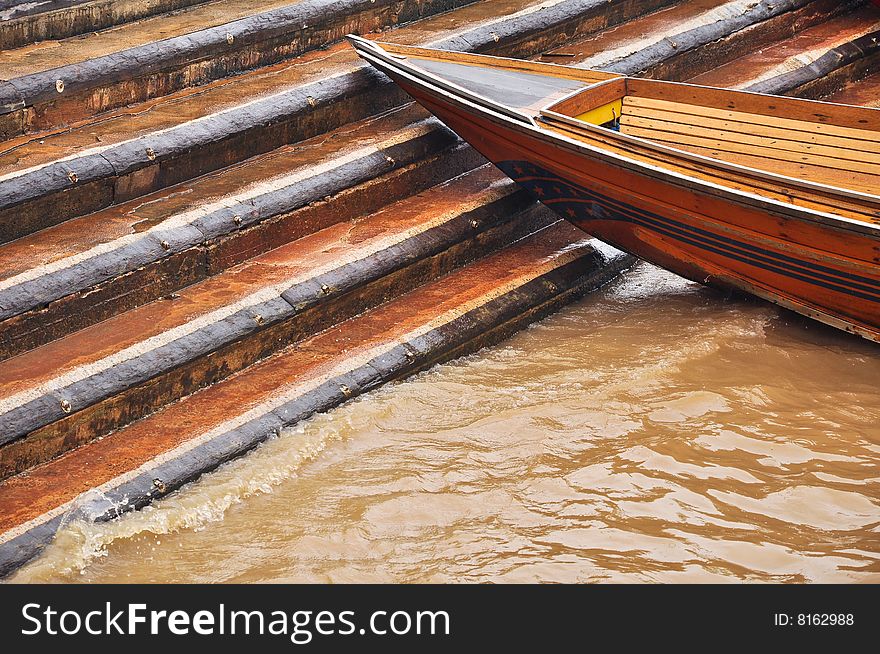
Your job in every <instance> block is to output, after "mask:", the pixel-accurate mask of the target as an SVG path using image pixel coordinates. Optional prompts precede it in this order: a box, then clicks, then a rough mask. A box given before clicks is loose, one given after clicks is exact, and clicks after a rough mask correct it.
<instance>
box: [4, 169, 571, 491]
mask: <svg viewBox="0 0 880 654" xmlns="http://www.w3.org/2000/svg"><path fill="white" fill-rule="evenodd" d="M530 208H531V210H528V209H530ZM554 220H555V219H554V218H552V217H550V215H549V212H548V211H546V210H544V209H543V208H539V207H538V206H537V205H535V204H534V203H533V202H532V200H531V199H530V198H529V197H528V196H527V194H526V193H525V191H523V190H521V189H519V188H518V187H517V186H516V185H515V184H514V183H513V182H511V181H510V180H507V179H506V178H504V177H503V176H502V175H501V174H500V173H499V172H498V171H496V170H495V169H494V167H491V166H488V165H486V166H483V167H481V168H479V169H476V170H474V171H472V172H470V173H467V174H465V175H462V176H460V177H458V178H455V179H454V180H452V181H450V182H448V183H445V184H442V185H440V186H436V187H433V188H431V189H429V190H427V191H425V192H423V193H421V194H418V195H415V196H412V197H410V198H407V199H404V200H401V201H399V202H397V203H395V204H391V205H389V206H387V207H386V208H385V209H383V210H382V211H379V212H377V213H374V214H372V215H369V216H365V217H363V218H361V219H359V220H354V221H349V222H344V223H338V224H336V225H334V226H332V227H328V228H325V229H323V230H321V231H319V232H316V233H314V234H312V235H310V236H306V237H303V238H302V239H299V240H297V241H294V242H293V243H290V244H288V245H285V246H282V247H280V248H277V249H275V250H272V251H270V252H268V253H266V254H264V255H262V256H259V257H256V258H254V259H251V260H250V261H248V262H246V263H244V264H241V265H240V266H237V267H234V268H231V269H230V270H228V271H226V272H224V273H223V274H221V275H218V276H217V277H214V278H212V279H209V280H207V281H205V282H201V283H199V284H196V285H193V286H190V287H188V288H186V289H184V290H181V291H180V293H179V294H177V296H176V297H174V298H171V299H167V300H161V301H158V302H155V303H152V304H148V305H145V306H143V307H141V308H139V309H134V310H132V311H128V312H126V313H124V314H121V315H119V316H117V317H115V318H111V319H109V320H106V321H104V322H102V323H98V324H97V325H94V326H93V327H90V328H87V329H84V330H81V331H79V332H76V333H74V334H71V335H70V336H68V337H65V338H62V339H59V340H56V341H53V342H52V343H49V344H47V345H44V346H42V347H40V348H38V349H36V350H32V351H31V352H28V353H25V354H22V355H19V356H17V357H14V358H12V359H8V360H7V361H5V362H3V363H0V477H4V476H8V475H10V474H16V473H18V472H22V471H23V470H26V469H27V468H30V467H32V466H34V465H37V464H39V463H42V462H44V461H47V460H49V459H51V458H53V457H55V456H58V455H59V454H61V453H63V452H64V451H65V450H67V449H70V448H72V447H76V446H77V445H80V444H82V443H85V442H88V441H90V440H92V439H94V438H97V437H99V436H102V435H104V434H105V433H107V432H109V431H111V430H113V429H117V428H119V427H120V426H122V425H124V424H126V423H127V422H130V421H131V420H135V419H137V418H140V417H142V416H143V415H146V414H148V413H150V412H152V411H154V410H156V409H157V408H159V407H160V406H161V405H163V404H165V403H168V402H170V401H173V400H175V399H178V398H179V397H182V396H185V395H187V394H190V393H192V392H193V391H195V390H197V389H198V388H200V387H202V386H205V385H208V384H212V383H215V382H217V381H218V380H220V379H222V378H223V377H226V376H228V375H229V374H231V373H233V372H235V371H237V370H240V369H242V368H244V367H246V366H248V365H251V364H252V363H254V362H255V361H257V360H259V359H261V358H263V357H265V356H268V355H269V354H271V353H272V352H273V351H275V350H276V349H278V348H279V347H283V346H285V345H287V344H289V343H292V342H295V341H297V340H301V339H302V338H305V337H307V336H308V335H310V334H312V333H315V332H318V331H320V330H322V329H326V328H327V327H329V326H331V325H333V324H335V323H338V322H340V321H342V320H345V319H347V318H349V317H350V316H352V315H355V314H357V313H360V312H362V311H363V310H365V309H367V308H369V307H371V306H374V305H377V304H381V303H382V302H385V301H387V300H388V299H390V298H392V297H395V296H396V295H399V294H400V293H403V292H406V291H408V290H410V289H412V288H414V287H415V286H417V285H419V284H421V283H423V282H425V281H427V280H429V279H433V278H436V277H438V276H440V275H443V274H445V273H447V272H448V271H449V270H451V269H453V268H455V267H458V266H460V265H462V264H464V263H467V262H468V261H471V260H473V259H475V258H478V257H480V256H483V255H486V254H489V253H490V252H492V251H494V250H496V249H498V248H499V247H503V246H505V245H507V244H509V243H511V242H513V241H515V240H517V239H519V238H522V237H524V236H526V235H528V234H530V233H531V232H533V231H535V230H536V229H540V228H541V227H543V226H545V225H546V224H547V223H548V221H550V222H552V221H554Z"/></svg>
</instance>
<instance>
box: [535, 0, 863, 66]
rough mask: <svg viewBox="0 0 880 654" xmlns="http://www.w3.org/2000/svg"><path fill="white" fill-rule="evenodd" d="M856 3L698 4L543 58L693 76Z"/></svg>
mask: <svg viewBox="0 0 880 654" xmlns="http://www.w3.org/2000/svg"><path fill="white" fill-rule="evenodd" d="M860 4H863V2H862V1H861V0H853V1H852V2H840V1H839V0H787V1H785V2H779V1H778V0H763V1H760V2H754V1H753V0H698V1H696V2H686V3H682V4H679V5H676V6H674V7H670V8H667V9H664V10H661V11H658V12H656V13H653V14H650V15H648V16H645V17H644V18H641V19H640V20H637V21H631V22H628V23H624V24H622V25H619V26H617V27H615V28H613V29H610V30H605V31H603V32H602V33H600V34H599V35H597V36H596V37H595V38H589V39H585V40H583V41H579V42H575V43H570V44H566V45H565V46H564V47H562V48H558V49H556V50H551V51H550V52H548V53H545V54H544V55H543V56H542V57H541V59H542V60H543V61H551V62H555V63H562V64H566V65H574V66H577V67H579V68H598V69H601V70H610V71H614V72H619V73H624V74H627V75H636V76H639V77H651V78H656V79H665V80H672V81H682V80H687V79H690V78H693V77H694V76H696V75H699V74H701V73H704V72H706V71H707V70H711V69H716V68H717V67H719V66H721V65H723V64H725V62H729V61H730V60H731V59H736V58H738V57H743V56H746V55H748V54H751V53H753V52H754V51H755V50H756V49H757V48H760V47H761V46H764V45H769V44H773V43H775V42H777V41H778V40H780V39H781V38H786V37H790V36H793V35H794V34H796V33H798V32H800V31H801V30H804V29H806V28H808V27H810V26H814V25H819V24H821V23H823V22H825V21H827V20H828V19H829V18H831V17H834V16H836V15H839V14H843V13H847V12H849V11H852V9H853V8H854V7H857V6H858V5H860Z"/></svg>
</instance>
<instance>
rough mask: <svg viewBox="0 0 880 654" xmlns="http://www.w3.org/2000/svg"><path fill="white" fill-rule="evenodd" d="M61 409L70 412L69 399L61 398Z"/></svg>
mask: <svg viewBox="0 0 880 654" xmlns="http://www.w3.org/2000/svg"><path fill="white" fill-rule="evenodd" d="M61 410H62V411H64V413H70V402H68V401H67V400H61Z"/></svg>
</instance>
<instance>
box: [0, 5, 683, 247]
mask: <svg viewBox="0 0 880 654" xmlns="http://www.w3.org/2000/svg"><path fill="white" fill-rule="evenodd" d="M659 4H668V2H666V3H662V2H659V1H658V2H653V1H652V2H640V3H635V2H623V3H619V6H618V5H615V6H614V8H613V10H611V9H609V8H608V7H606V3H604V2H598V1H596V0H590V1H587V0H580V1H576V0H556V1H555V2H554V1H550V2H544V3H541V4H538V3H535V4H528V3H527V7H526V8H525V9H520V10H519V11H512V9H513V8H514V7H515V6H522V2H513V1H511V0H484V1H483V2H481V3H478V4H473V5H468V6H466V7H463V8H461V9H457V10H456V11H454V12H449V13H447V14H444V15H443V16H439V17H436V18H435V19H426V20H424V21H420V22H418V23H414V24H413V25H411V26H407V27H404V28H401V29H399V30H396V31H395V33H394V38H395V40H398V41H400V42H407V43H408V42H418V43H424V42H425V41H429V40H431V39H434V41H436V42H437V43H438V44H440V45H443V46H445V47H450V48H460V49H468V50H481V51H487V50H488V51H492V52H496V53H500V52H506V53H508V54H518V55H525V54H537V53H538V52H540V51H541V50H542V49H544V48H546V47H549V46H552V45H553V44H555V43H558V42H561V40H562V39H563V37H564V36H565V35H566V34H569V33H574V34H581V33H583V32H585V31H587V30H595V29H598V28H600V27H602V26H605V25H608V24H613V23H614V22H619V21H623V20H626V19H628V18H631V17H632V15H639V14H640V13H644V12H645V11H647V10H648V9H650V8H651V7H653V6H655V5H659ZM505 8H507V9H508V10H511V11H509V12H508V13H509V15H503V12H502V15H501V16H498V15H497V11H498V10H503V9H505ZM491 12H496V13H491ZM487 14H489V15H491V16H493V17H492V18H487V17H486V15H487ZM462 25H465V26H466V27H462ZM405 102H406V98H405V97H404V95H403V94H402V93H401V92H400V91H398V90H397V88H396V87H395V86H393V85H391V83H390V81H389V80H388V79H387V78H384V77H381V76H379V74H378V73H376V72H375V71H373V69H371V68H369V67H368V66H367V65H366V64H364V63H363V62H360V60H358V58H357V56H356V55H355V54H354V53H353V51H352V49H351V48H350V47H348V46H347V45H344V44H338V45H336V46H333V47H331V48H329V49H328V50H326V51H321V52H313V53H311V54H309V55H306V56H304V57H301V58H299V59H297V60H295V61H294V62H293V63H290V64H285V65H284V66H282V67H275V68H271V69H266V70H261V71H257V72H255V73H253V74H250V75H242V76H239V77H236V78H232V79H230V80H226V81H224V83H216V84H214V85H209V86H208V87H205V88H203V89H201V90H200V92H199V93H195V92H192V91H190V92H188V93H184V94H180V95H175V96H170V97H168V98H165V99H163V101H162V102H151V103H146V104H145V105H141V106H139V107H137V108H132V109H130V110H128V111H125V112H117V113H115V114H111V115H108V116H104V117H102V118H101V119H100V120H99V121H97V122H95V121H92V122H87V123H83V124H81V125H76V126H73V127H72V128H71V129H69V130H60V131H58V130H56V131H53V132H49V133H46V134H41V135H39V137H37V136H34V137H28V138H23V139H22V138H20V139H12V140H10V141H7V142H6V143H5V144H4V145H3V146H0V242H3V241H8V240H12V239H15V238H20V237H22V236H25V235H27V234H30V233H33V232H34V231H37V230H39V229H43V228H45V227H49V226H51V225H54V224H57V223H59V222H62V221H64V220H68V219H70V218H72V217H75V216H80V215H84V214H86V213H91V212H93V211H97V210H100V209H102V208H105V207H107V206H110V205H111V204H114V203H119V202H124V201H126V200H128V199H131V198H134V197H138V196H141V195H145V194H147V193H151V192H154V191H156V190H158V189H160V188H164V187H166V186H170V185H173V184H176V183H179V182H181V181H184V180H187V179H192V178H193V177H196V176H198V175H202V174H206V173H209V172H211V171H214V170H218V169H221V168H224V167H226V166H229V165H232V164H234V163H236V162H239V161H242V160H244V159H246V158H249V157H252V156H256V155H258V154H262V153H264V152H268V151H270V150H273V149H276V148H278V147H281V146H283V145H286V144H289V143H294V142H297V141H301V140H304V139H307V138H311V137H313V136H316V135H318V134H322V133H326V132H328V131H332V130H333V129H336V128H338V127H340V126H341V125H344V124H346V123H349V122H352V121H356V120H361V119H363V118H365V117H367V116H371V115H375V114H377V113H380V112H382V111H385V110H387V109H389V108H391V107H394V106H399V105H401V104H403V103H405ZM96 143H98V145H95V144H96Z"/></svg>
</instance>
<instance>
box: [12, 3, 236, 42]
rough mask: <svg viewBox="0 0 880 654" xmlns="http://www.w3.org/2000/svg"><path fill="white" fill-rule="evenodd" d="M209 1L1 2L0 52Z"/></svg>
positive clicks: (93, 30) (94, 30)
mask: <svg viewBox="0 0 880 654" xmlns="http://www.w3.org/2000/svg"><path fill="white" fill-rule="evenodd" d="M221 1H222V0H221ZM208 2H210V0H43V1H42V2H23V1H21V0H4V1H3V2H0V49H2V50H9V49H12V48H18V47H21V46H24V45H28V44H31V43H35V42H37V41H45V40H48V39H63V38H67V37H70V36H76V35H79V34H86V33H89V32H96V31H98V30H102V29H105V28H108V27H113V26H114V25H122V24H123V23H129V22H131V21H135V20H139V19H143V18H146V17H148V16H155V15H157V14H163V13H166V12H170V11H175V10H177V11H179V10H180V9H183V8H186V7H192V6H193V5H200V4H206V3H208ZM212 4H214V5H216V4H220V2H215V3H212Z"/></svg>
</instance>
